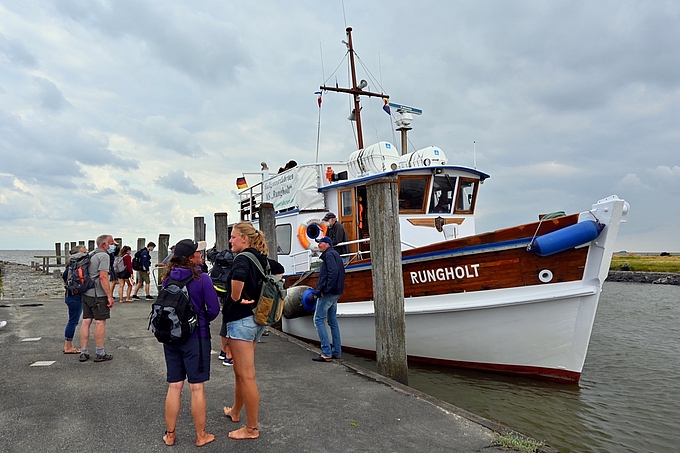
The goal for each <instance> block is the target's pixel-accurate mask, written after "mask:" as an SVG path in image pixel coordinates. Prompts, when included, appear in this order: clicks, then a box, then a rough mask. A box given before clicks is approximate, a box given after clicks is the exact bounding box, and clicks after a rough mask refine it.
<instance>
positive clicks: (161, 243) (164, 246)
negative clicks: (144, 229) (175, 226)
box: [158, 234, 170, 263]
mask: <svg viewBox="0 0 680 453" xmlns="http://www.w3.org/2000/svg"><path fill="white" fill-rule="evenodd" d="M169 247H170V235H169V234H159V235H158V262H159V263H162V262H163V260H164V259H165V258H167V257H168V254H169V253H170V252H169V251H168V249H169Z"/></svg>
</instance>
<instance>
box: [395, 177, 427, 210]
mask: <svg viewBox="0 0 680 453" xmlns="http://www.w3.org/2000/svg"><path fill="white" fill-rule="evenodd" d="M408 180H422V181H425V188H424V189H423V199H422V201H421V204H420V208H408V209H406V208H402V207H401V184H402V181H408ZM431 186H432V177H431V175H399V179H398V188H397V193H398V194H399V199H398V200H397V203H398V205H399V213H400V214H425V212H426V210H427V206H428V203H429V201H430V190H431Z"/></svg>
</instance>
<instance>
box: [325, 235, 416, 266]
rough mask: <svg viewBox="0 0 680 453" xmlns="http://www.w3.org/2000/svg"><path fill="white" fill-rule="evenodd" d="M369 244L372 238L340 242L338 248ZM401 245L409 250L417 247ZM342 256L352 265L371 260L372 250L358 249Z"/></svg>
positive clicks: (409, 244)
mask: <svg viewBox="0 0 680 453" xmlns="http://www.w3.org/2000/svg"><path fill="white" fill-rule="evenodd" d="M368 242H371V238H364V239H357V240H355V241H347V242H340V243H338V246H340V245H353V244H365V243H368ZM401 243H402V244H403V245H405V246H406V247H409V248H412V249H414V248H416V247H417V246H416V245H413V244H411V243H409V242H406V241H401ZM340 256H341V257H343V258H344V257H347V256H348V257H349V262H350V263H352V262H355V261H361V260H363V259H366V258H370V256H371V250H370V249H369V250H361V248H360V247H358V250H357V251H356V252H350V253H343V254H342V255H340Z"/></svg>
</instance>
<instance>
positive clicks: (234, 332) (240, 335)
mask: <svg viewBox="0 0 680 453" xmlns="http://www.w3.org/2000/svg"><path fill="white" fill-rule="evenodd" d="M263 333H264V326H261V325H259V324H257V323H256V322H255V316H253V315H250V316H248V317H247V318H243V319H239V320H236V321H231V322H228V323H227V338H232V339H234V340H245V341H256V342H257V341H260V338H262V334H263Z"/></svg>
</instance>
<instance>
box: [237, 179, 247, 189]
mask: <svg viewBox="0 0 680 453" xmlns="http://www.w3.org/2000/svg"><path fill="white" fill-rule="evenodd" d="M236 187H238V188H239V189H247V188H248V183H247V182H246V178H245V177H243V176H242V177H240V178H236Z"/></svg>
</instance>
